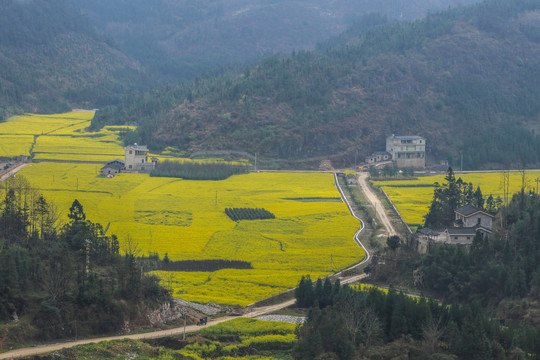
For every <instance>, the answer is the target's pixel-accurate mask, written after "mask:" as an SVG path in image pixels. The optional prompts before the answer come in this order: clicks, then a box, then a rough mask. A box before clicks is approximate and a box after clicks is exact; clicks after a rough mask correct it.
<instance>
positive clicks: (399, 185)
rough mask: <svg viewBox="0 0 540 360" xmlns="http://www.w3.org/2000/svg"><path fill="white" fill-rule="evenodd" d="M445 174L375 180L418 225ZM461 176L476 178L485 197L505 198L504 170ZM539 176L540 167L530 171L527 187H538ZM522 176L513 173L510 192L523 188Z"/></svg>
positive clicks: (466, 180) (467, 178) (472, 180)
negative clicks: (538, 169)
mask: <svg viewBox="0 0 540 360" xmlns="http://www.w3.org/2000/svg"><path fill="white" fill-rule="evenodd" d="M444 177H445V175H436V176H424V177H419V178H418V179H417V180H396V181H374V182H373V184H374V185H375V186H376V187H380V188H382V189H383V190H384V191H385V192H386V194H387V195H388V197H389V198H390V199H391V200H392V202H393V203H394V205H395V206H396V208H397V209H398V211H399V212H400V214H401V216H402V217H403V219H404V220H405V222H406V223H407V224H409V225H410V226H418V225H421V224H423V223H424V218H423V216H424V215H425V214H427V212H428V210H429V206H430V204H431V200H432V199H433V190H434V184H435V182H438V183H439V184H442V183H444ZM459 177H461V179H462V180H463V181H464V182H467V183H469V182H472V183H473V185H474V187H475V189H476V187H477V186H480V188H481V189H482V194H483V195H484V198H485V199H487V198H488V197H489V195H490V194H491V195H493V197H494V198H496V197H498V196H500V197H501V198H503V194H504V191H503V186H502V183H503V182H502V173H497V172H494V173H465V174H456V178H459ZM537 177H540V171H527V172H526V188H527V191H529V190H534V191H536V181H535V180H536V178H537ZM521 180H522V178H521V174H520V173H519V172H511V173H510V187H509V193H510V194H514V193H516V192H518V191H520V189H521Z"/></svg>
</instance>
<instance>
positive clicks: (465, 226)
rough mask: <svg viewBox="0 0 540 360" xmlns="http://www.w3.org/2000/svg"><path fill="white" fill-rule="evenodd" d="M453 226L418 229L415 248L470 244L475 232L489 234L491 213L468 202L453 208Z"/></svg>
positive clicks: (424, 250) (491, 221) (422, 249)
mask: <svg viewBox="0 0 540 360" xmlns="http://www.w3.org/2000/svg"><path fill="white" fill-rule="evenodd" d="M454 214H455V216H456V217H455V220H454V226H449V227H447V228H446V229H444V230H442V231H436V230H431V229H428V228H424V229H420V230H418V231H417V232H416V234H415V239H416V243H417V250H418V251H419V252H420V253H425V252H427V251H428V250H429V246H430V244H435V243H436V244H454V245H464V246H470V245H471V244H472V242H473V240H474V237H475V236H476V234H477V233H480V234H481V235H482V236H489V235H490V234H491V227H492V224H493V215H491V214H489V213H487V212H485V211H484V210H483V209H480V208H477V207H475V206H472V205H470V204H468V205H465V206H462V207H460V208H458V209H456V210H454Z"/></svg>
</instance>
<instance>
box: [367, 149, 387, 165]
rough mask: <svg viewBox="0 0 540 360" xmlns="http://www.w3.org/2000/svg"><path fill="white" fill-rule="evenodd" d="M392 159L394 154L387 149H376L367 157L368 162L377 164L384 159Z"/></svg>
mask: <svg viewBox="0 0 540 360" xmlns="http://www.w3.org/2000/svg"><path fill="white" fill-rule="evenodd" d="M390 160H392V155H390V154H389V153H387V152H386V151H375V152H374V153H373V154H371V156H368V157H367V158H366V164H375V163H379V162H383V161H390Z"/></svg>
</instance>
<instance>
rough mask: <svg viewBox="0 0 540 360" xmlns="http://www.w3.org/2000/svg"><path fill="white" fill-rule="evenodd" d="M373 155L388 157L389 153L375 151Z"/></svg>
mask: <svg viewBox="0 0 540 360" xmlns="http://www.w3.org/2000/svg"><path fill="white" fill-rule="evenodd" d="M373 155H390V153H388V152H386V151H375V152H374V153H373Z"/></svg>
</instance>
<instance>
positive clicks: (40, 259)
mask: <svg viewBox="0 0 540 360" xmlns="http://www.w3.org/2000/svg"><path fill="white" fill-rule="evenodd" d="M3 193H4V198H3V200H2V202H1V206H0V264H1V265H0V319H1V320H2V321H6V320H10V319H13V318H18V317H22V316H24V317H26V318H28V319H29V321H30V324H31V329H32V330H31V331H30V332H29V333H27V334H26V335H25V336H27V337H28V339H27V340H31V339H32V338H38V339H41V340H48V339H54V338H59V337H76V336H88V335H93V334H102V333H111V332H116V331H118V330H120V329H121V327H122V326H123V325H124V321H126V320H131V321H136V320H137V319H138V317H139V316H141V317H142V314H141V313H139V311H141V310H143V309H144V308H145V307H146V308H152V307H157V306H159V305H160V304H162V303H163V302H165V301H168V300H169V294H168V292H167V291H166V290H165V289H164V288H163V287H161V286H160V285H159V279H158V278H157V277H156V276H154V275H145V274H143V273H142V270H141V267H140V265H139V263H138V259H137V258H136V254H134V253H131V252H127V253H126V254H125V255H124V256H121V255H120V254H119V252H120V244H119V241H118V239H117V237H116V236H115V235H110V236H107V235H105V231H104V230H103V227H102V226H101V224H99V223H94V222H92V221H90V220H89V219H87V218H86V214H85V212H84V210H83V206H82V204H81V203H80V202H79V201H78V200H75V201H73V203H72V205H71V207H70V209H69V213H68V219H69V221H67V223H65V224H64V225H63V226H59V214H60V213H59V211H58V209H57V208H56V207H55V206H54V205H53V203H52V202H49V201H48V200H46V199H45V197H43V195H42V194H40V192H39V191H38V190H36V189H35V188H33V187H32V186H31V185H30V183H29V182H28V181H27V180H26V179H25V178H24V177H23V176H21V175H19V174H18V175H17V177H16V178H15V177H11V178H9V179H8V180H7V181H5V182H4V183H3ZM143 304H144V305H143Z"/></svg>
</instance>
